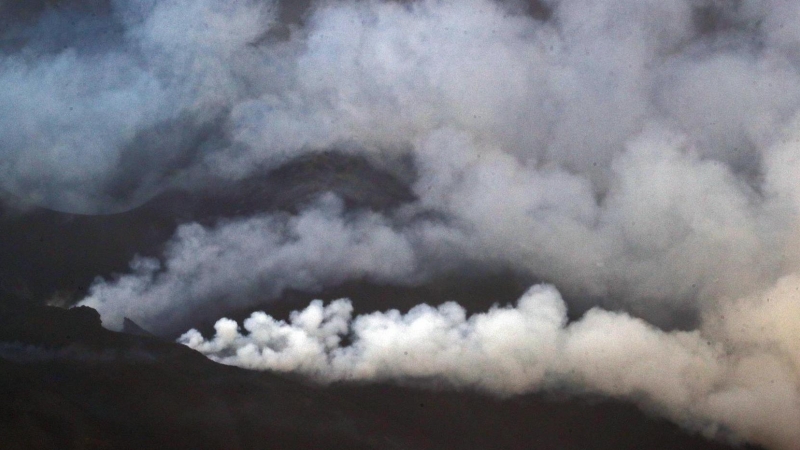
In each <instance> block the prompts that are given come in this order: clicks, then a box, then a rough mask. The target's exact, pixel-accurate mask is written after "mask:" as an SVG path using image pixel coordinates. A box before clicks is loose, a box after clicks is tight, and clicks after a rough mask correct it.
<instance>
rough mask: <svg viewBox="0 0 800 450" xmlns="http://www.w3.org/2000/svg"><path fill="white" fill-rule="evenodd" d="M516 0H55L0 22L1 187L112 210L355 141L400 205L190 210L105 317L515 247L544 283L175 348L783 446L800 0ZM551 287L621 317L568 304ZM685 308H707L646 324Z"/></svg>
mask: <svg viewBox="0 0 800 450" xmlns="http://www.w3.org/2000/svg"><path fill="white" fill-rule="evenodd" d="M525 9H526V8H522V7H521V6H520V5H519V4H514V5H509V4H501V3H497V2H494V1H490V0H466V1H460V2H449V1H443V0H442V1H437V0H420V1H416V2H380V1H328V2H318V3H315V4H314V5H312V6H311V7H310V9H309V10H308V11H307V13H306V14H298V15H295V16H293V17H294V18H293V19H292V20H293V21H295V22H296V23H292V24H288V25H287V23H286V20H285V19H286V17H287V16H286V14H287V13H285V12H284V13H281V10H280V5H278V4H276V3H273V2H268V1H256V0H236V1H228V2H222V1H219V0H201V1H188V0H187V1H183V0H171V1H160V2H154V1H144V0H138V1H137V0H116V1H112V2H110V3H109V6H108V8H107V10H104V12H103V15H104V16H103V18H102V20H101V19H97V18H95V17H93V16H91V15H90V14H86V13H85V12H81V10H80V9H79V8H72V9H70V8H64V9H62V10H57V9H47V10H46V11H45V12H42V13H41V14H38V15H36V16H35V18H33V19H30V20H29V21H28V22H26V23H28V25H26V26H20V27H17V28H15V29H14V30H13V31H11V32H8V33H7V36H5V37H4V39H7V40H8V41H9V42H14V43H15V44H14V45H9V48H10V50H8V51H6V52H5V53H3V54H2V56H0V84H2V86H4V87H5V88H4V89H2V90H0V96H2V101H0V105H5V106H0V151H1V152H2V159H0V175H2V176H0V187H2V189H3V190H4V191H6V192H9V193H10V194H11V195H14V196H16V197H18V198H22V199H23V200H22V201H27V202H31V203H34V204H39V205H45V206H47V207H50V208H54V209H61V210H69V211H76V212H109V211H115V210H121V209H125V208H130V207H132V206H135V205H137V204H139V203H142V202H145V201H146V200H147V199H149V198H151V197H152V196H153V195H155V194H156V193H158V192H161V191H163V190H165V189H169V188H174V187H181V188H183V189H188V190H193V189H199V188H202V187H203V186H204V185H205V184H207V183H208V182H209V180H211V181H214V180H217V181H219V180H223V181H227V182H232V181H236V180H241V179H244V178H246V177H248V176H251V175H253V174H257V173H265V172H268V171H269V170H270V169H273V168H276V167H279V166H281V165H283V164H285V163H286V162H288V161H292V160H296V159H297V158H299V157H303V156H307V155H311V154H315V153H318V152H323V151H329V150H331V149H336V150H337V151H338V152H340V153H341V154H344V155H347V154H350V155H357V156H358V157H360V158H365V159H366V160H368V161H370V163H371V164H374V165H376V166H381V167H383V168H385V169H386V170H387V171H394V172H395V175H396V176H397V177H398V178H399V179H405V180H409V187H410V190H411V191H412V192H413V194H414V199H413V200H409V201H407V202H405V203H404V204H403V205H400V206H398V207H394V208H388V209H387V210H385V211H384V210H381V211H374V210H368V209H356V210H351V209H348V208H346V207H345V206H344V204H343V203H342V202H341V201H340V200H338V199H337V198H335V196H332V195H322V196H321V198H320V200H319V201H318V202H317V203H315V204H311V205H307V206H306V207H305V208H303V209H301V210H300V211H299V212H297V213H292V214H289V213H280V214H278V213H263V214H260V215H257V216H252V217H233V218H228V219H227V220H223V221H220V222H218V223H217V224H211V225H209V224H205V225H200V224H196V223H189V224H184V225H182V226H181V227H180V228H179V230H178V232H177V233H176V234H175V236H174V237H173V238H172V240H171V241H170V242H169V243H168V245H167V251H166V253H165V254H164V255H163V256H162V258H161V259H147V258H138V259H136V260H135V261H134V262H133V263H132V270H131V272H130V273H128V274H123V275H120V276H118V277H116V278H113V279H109V280H98V281H97V282H96V283H95V284H94V285H93V287H92V288H91V292H90V294H89V296H88V297H87V298H86V299H85V300H84V301H83V302H82V303H83V304H85V305H88V306H92V307H94V308H96V309H97V310H98V311H100V313H101V315H102V317H103V320H104V323H105V324H106V325H107V326H109V327H120V326H121V324H122V322H123V320H124V317H130V318H132V319H134V320H136V321H137V322H138V323H140V324H141V325H143V326H144V327H145V328H148V329H151V330H154V331H163V330H167V329H169V328H170V327H173V326H175V324H181V323H183V322H182V321H184V320H185V318H186V317H189V316H192V315H194V314H195V313H196V311H197V310H211V311H215V312H216V311H219V313H220V314H226V313H225V310H226V309H228V308H249V307H253V306H255V305H258V304H260V303H263V302H267V301H271V300H275V299H277V298H279V297H281V296H282V295H283V294H284V293H285V292H286V291H287V290H292V289H294V290H304V291H308V292H319V291H322V290H323V289H324V288H326V287H332V286H336V285H339V284H341V283H343V282H346V281H350V280H360V279H366V280H370V281H374V282H377V283H385V284H395V285H419V284H422V283H426V282H427V281H429V280H431V279H434V278H436V277H438V276H445V275H448V274H452V273H453V272H457V271H458V270H460V269H461V268H464V267H469V268H471V270H473V271H474V272H475V273H486V272H489V271H491V270H494V269H496V268H498V267H502V268H511V270H512V271H513V272H514V273H517V274H522V275H523V276H525V277H527V278H528V279H531V280H533V279H538V280H545V281H546V282H548V283H551V285H548V286H549V287H542V286H539V287H534V288H532V290H531V291H529V292H528V294H526V295H525V296H524V297H523V298H522V299H520V302H519V304H518V305H517V306H516V307H515V308H494V309H492V310H490V311H488V312H485V313H482V314H479V315H475V316H472V317H471V318H468V317H467V315H466V313H465V312H464V310H463V309H461V308H460V307H459V306H457V305H455V304H447V305H444V306H441V307H439V308H433V307H427V306H420V307H419V308H417V309H414V310H412V311H411V312H409V313H408V314H407V315H402V314H400V313H399V312H387V313H375V314H372V315H366V316H358V317H356V318H352V317H351V315H352V311H351V306H350V305H349V304H348V303H347V302H346V301H336V302H334V303H331V304H330V305H329V306H323V305H322V304H321V303H313V304H312V305H311V306H309V308H308V309H306V310H305V311H303V312H301V313H298V314H296V315H295V316H293V319H292V321H291V322H290V323H288V324H287V323H281V322H279V321H276V320H274V319H272V318H270V317H269V316H266V315H265V314H259V313H256V314H255V315H254V316H252V317H251V318H250V319H249V320H248V321H245V323H244V327H245V330H246V332H244V333H243V332H241V331H240V330H239V329H238V325H237V324H236V323H235V322H232V321H229V320H227V319H223V320H221V321H220V322H218V324H217V334H216V336H215V337H213V338H211V339H208V340H205V339H203V338H202V336H201V335H200V334H199V333H198V332H195V331H191V332H189V333H187V334H186V335H184V337H183V338H182V340H183V342H184V343H186V344H188V345H190V346H192V347H194V348H197V349H198V350H201V351H203V352H204V353H206V354H208V355H209V356H211V357H213V358H215V359H218V360H221V361H223V362H226V363H231V364H239V365H243V366H247V367H254V368H262V369H271V370H286V371H298V372H300V373H303V374H306V375H309V376H311V377H313V378H316V379H318V380H320V381H326V382H329V381H335V380H341V379H345V380H346V379H357V380H373V379H389V380H396V381H399V382H404V381H405V382H407V381H409V380H411V379H431V378H432V379H437V380H439V381H441V380H444V382H445V383H447V384H450V385H453V386H458V387H461V386H470V387H476V388H479V389H483V390H486V391H490V392H495V393H498V394H502V395H510V394H515V393H520V392H527V391H531V390H539V389H548V388H551V387H559V388H561V387H563V386H568V387H569V388H570V389H575V390H578V391H588V392H593V393H601V394H606V395H611V396H617V397H622V398H629V399H632V400H635V401H639V402H640V403H642V404H645V405H647V407H649V408H652V409H655V410H656V411H658V412H660V413H662V414H664V415H666V416H667V417H670V418H671V419H673V420H675V421H676V422H678V423H681V424H684V425H687V426H689V427H692V428H695V429H700V430H703V431H704V432H706V433H708V434H710V435H718V434H728V433H731V434H732V435H733V436H734V439H745V440H748V441H752V442H756V443H759V444H763V445H767V446H770V447H773V448H781V449H789V448H796V445H797V444H796V442H798V441H800V436H798V435H797V431H795V430H797V429H800V427H797V426H796V425H797V424H798V423H800V362H799V361H798V360H797V355H798V354H800V352H799V350H800V349H798V348H797V344H796V342H797V341H796V339H795V337H796V335H797V332H798V329H797V327H798V323H800V304H798V298H797V294H796V292H797V289H798V286H800V282H798V275H797V273H798V263H799V262H800V261H798V256H800V255H798V252H797V251H796V250H795V249H796V248H797V243H798V220H797V214H798V208H800V182H798V181H797V177H796V173H797V172H798V169H800V156H798V155H800V153H799V150H798V138H800V127H799V126H798V124H800V119H799V118H798V117H800V116H798V106H800V53H798V51H797V48H798V44H800V20H798V19H800V17H799V16H800V6H798V5H796V4H795V3H793V2H779V1H760V2H755V1H748V0H741V1H724V0H667V1H663V0H660V1H656V0H652V1H651V0H645V1H641V0H625V1H605V0H603V1H585V0H584V1H581V0H561V1H556V0H553V1H547V2H542V3H541V5H538V6H537V7H536V8H532V9H531V8H528V9H529V10H531V11H534V12H535V14H534V13H531V14H525V13H524V10H525ZM282 14H283V16H282ZM280 18H283V19H284V22H283V23H282V22H281V21H280V20H278V19H280ZM101 34H102V35H104V36H107V37H106V38H103V39H100V40H95V39H89V38H87V36H95V35H101ZM402 161H410V165H409V164H400V162H402ZM409 166H410V168H409ZM308 182H309V183H313V180H308ZM552 286H554V287H552ZM556 289H558V290H556ZM562 294H563V295H564V296H565V298H568V299H570V301H571V302H574V303H575V304H582V305H583V306H584V307H591V306H592V304H593V302H594V301H597V299H601V300H600V301H601V302H602V303H603V304H604V305H610V306H613V307H614V308H616V309H618V310H619V311H618V312H611V311H607V310H602V309H597V308H595V309H592V310H591V311H590V312H588V313H587V314H586V315H585V316H584V317H583V318H581V319H580V320H578V321H575V322H572V323H568V322H567V320H566V304H565V303H564V301H563V300H562V297H561V295H562ZM573 299H574V300H573ZM456 300H457V299H456ZM687 308H690V309H692V310H693V311H694V312H696V314H697V316H698V318H699V319H698V320H699V325H698V326H697V327H696V329H693V330H688V331H672V332H670V331H664V330H661V329H659V328H657V327H654V326H653V325H651V324H649V323H648V322H647V321H650V322H656V321H658V320H659V318H663V317H670V316H672V315H674V314H677V313H676V311H685V310H686V309H687ZM344 336H347V337H348V340H349V342H351V343H352V344H351V345H343V344H342V342H341V339H342V337H344ZM423 349H425V350H424V351H423Z"/></svg>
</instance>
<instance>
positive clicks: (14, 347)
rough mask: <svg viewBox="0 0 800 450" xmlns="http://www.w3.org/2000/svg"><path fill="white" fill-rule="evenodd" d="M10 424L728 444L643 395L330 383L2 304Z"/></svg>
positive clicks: (71, 315) (139, 437)
mask: <svg viewBox="0 0 800 450" xmlns="http://www.w3.org/2000/svg"><path fill="white" fill-rule="evenodd" d="M0 342H1V343H2V344H0V436H2V437H3V440H2V445H1V447H2V448H4V449H5V448H8V449H14V448H20V449H28V448H41V449H118V448H121V449H125V448H130V449H136V448H178V449H180V448H186V449H203V448H208V449H250V448H252V449H310V448H319V449H337V448H341V449H359V448H375V449H394V448H396V449H442V448H459V449H486V448H509V449H513V448H519V449H559V450H560V449H643V448H647V449H722V448H726V447H725V446H723V445H722V444H719V443H712V442H708V441H706V440H704V439H702V438H700V437H698V436H693V435H690V434H686V433H684V432H683V431H682V430H680V429H678V428H677V427H676V426H674V425H672V424H670V423H667V422H665V421H663V420H655V419H651V418H649V417H647V416H646V415H644V414H642V413H641V412H639V411H638V410H637V409H636V408H635V407H632V406H629V405H623V404H621V403H616V402H610V401H602V402H588V401H586V400H585V399H571V400H548V399H544V398H542V397H541V396H537V395H529V396H524V397H518V398H513V399H509V400H496V399H492V398H488V397H485V396H482V395H478V394H474V393H464V392H461V393H457V392H430V391H423V390H415V389H409V388H401V387H392V386H385V385H370V386H335V387H328V388H321V387H316V386H311V385H308V384H305V383H303V382H300V381H298V380H293V379H289V378H286V377H282V376H278V375H274V374H270V373H262V372H251V371H246V370H242V369H238V368H234V367H227V366H223V365H219V364H216V363H214V362H212V361H209V360H207V359H205V358H204V357H203V356H201V355H199V354H197V353H195V352H194V351H192V350H190V349H188V348H185V347H183V346H181V345H178V344H174V343H171V342H166V341H162V340H159V339H157V338H154V337H150V336H143V335H141V333H140V334H137V335H134V334H123V333H114V332H111V331H108V330H105V329H103V328H101V327H100V322H99V318H98V316H97V314H96V312H95V311H94V310H91V309H89V308H75V309H72V310H63V309H56V308H50V307H37V308H26V309H19V308H13V307H3V308H2V309H0Z"/></svg>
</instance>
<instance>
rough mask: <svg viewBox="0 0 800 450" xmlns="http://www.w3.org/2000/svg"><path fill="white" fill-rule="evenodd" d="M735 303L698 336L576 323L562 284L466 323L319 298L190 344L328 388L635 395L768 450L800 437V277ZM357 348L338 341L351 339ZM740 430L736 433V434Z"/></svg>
mask: <svg viewBox="0 0 800 450" xmlns="http://www.w3.org/2000/svg"><path fill="white" fill-rule="evenodd" d="M765 295H766V297H759V298H748V299H743V300H739V301H737V302H734V303H733V304H732V306H731V307H729V308H726V309H725V314H727V317H725V316H720V317H709V318H708V321H707V322H706V323H704V325H703V326H702V327H701V328H700V329H698V330H695V331H689V332H687V331H675V332H669V333H667V332H664V331H661V330H659V329H658V328H655V327H653V326H652V325H650V324H648V323H647V322H645V321H643V320H640V319H636V318H633V317H631V316H629V315H627V314H624V313H614V312H609V311H604V310H602V309H592V310H590V311H589V312H588V313H587V314H586V315H584V317H583V318H582V319H581V320H579V321H577V322H572V323H569V324H568V323H567V317H566V305H565V304H564V302H563V300H562V299H561V296H560V295H559V293H558V291H556V289H555V288H553V287H552V286H547V285H539V286H534V287H533V288H531V289H530V290H528V292H527V293H525V295H523V296H522V298H520V300H519V302H518V304H517V305H516V306H515V307H494V308H492V309H490V310H489V311H488V312H485V313H479V314H475V315H473V316H470V317H467V314H466V312H465V311H464V309H463V308H462V307H461V306H459V305H458V304H456V303H452V302H451V303H445V304H442V305H440V306H438V307H432V306H428V305H419V306H417V307H415V308H413V309H412V310H410V311H409V312H408V313H407V314H401V313H400V312H398V311H396V310H392V311H388V312H385V313H372V314H367V315H362V316H357V317H355V318H353V317H352V312H353V308H352V305H351V304H350V301H349V300H346V299H342V300H336V301H334V302H332V303H330V304H329V305H327V306H324V305H323V303H322V302H321V301H319V300H316V301H314V302H312V303H311V304H310V305H309V306H308V307H307V308H306V309H304V310H303V311H300V312H295V313H293V314H292V315H291V319H290V321H289V322H288V323H287V322H284V321H280V320H275V319H273V318H272V317H270V316H268V315H267V314H265V313H263V312H257V313H253V315H251V316H250V318H248V319H247V320H245V321H244V322H243V327H244V330H246V331H245V332H242V331H241V330H240V328H239V325H238V324H237V323H236V322H235V321H232V320H229V319H221V320H220V321H218V322H217V324H216V325H215V328H216V335H215V336H214V337H213V338H211V339H208V340H205V339H204V338H203V337H202V335H201V334H200V333H199V332H198V331H196V330H190V331H189V332H187V333H186V334H184V335H183V336H181V338H180V342H181V343H183V344H185V345H188V346H189V347H191V348H194V349H195V350H198V351H200V352H202V353H204V354H206V355H208V356H209V357H211V358H212V359H214V360H216V361H219V362H222V363H224V364H234V365H238V366H241V367H246V368H251V369H259V370H274V371H281V372H291V373H298V374H302V375H306V376H308V377H310V378H311V379H314V380H317V381H319V382H323V383H330V382H334V381H376V380H379V381H387V380H388V381H395V382H401V383H418V384H422V385H427V386H429V387H441V386H443V385H444V386H449V387H454V388H459V389H461V388H473V389H479V390H482V391H486V392H490V393H493V394H498V395H503V396H509V395H514V394H521V393H526V392H532V391H539V390H544V389H549V388H550V389H552V388H561V389H563V388H567V389H574V390H577V391H579V392H589V393H595V394H603V395H607V396H611V397H616V398H622V399H630V400H635V401H638V402H640V403H642V404H644V405H646V406H648V407H650V408H653V409H654V410H656V411H658V412H660V413H662V414H664V415H666V416H667V417H669V418H671V419H672V420H674V421H676V422H677V423H680V424H684V425H686V426H689V427H692V428H694V429H696V430H698V431H701V432H703V433H704V434H706V435H707V436H710V437H725V438H733V439H745V440H747V441H750V442H754V443H759V444H762V445H765V446H768V447H770V448H781V449H792V448H797V443H798V442H800V428H798V427H797V426H796V425H797V424H798V423H800V390H798V382H800V346H798V341H797V339H796V337H797V336H798V333H799V332H800V278H798V277H794V276H793V277H789V278H785V279H781V280H780V281H779V282H778V284H777V285H776V286H775V287H774V288H773V289H772V290H770V291H768V292H767V293H766V294H765ZM344 337H347V338H348V339H349V340H350V342H351V343H350V344H349V345H343V344H342V338H344ZM731 432H732V433H733V434H730V433H731Z"/></svg>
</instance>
